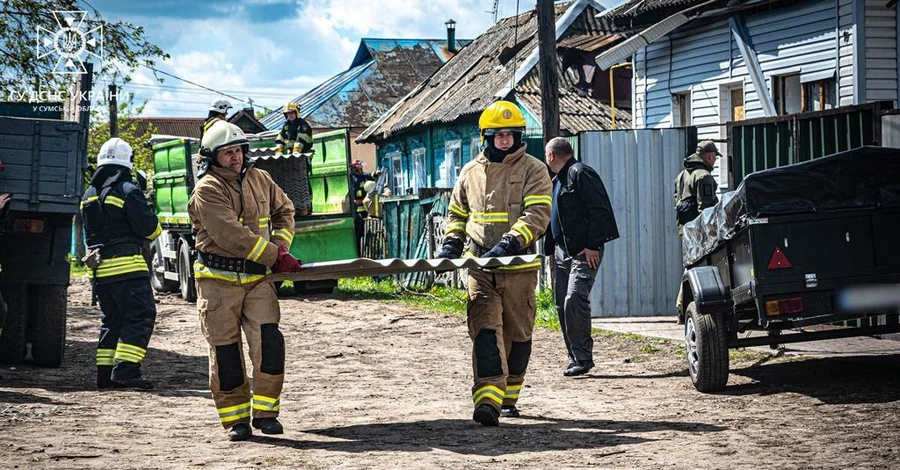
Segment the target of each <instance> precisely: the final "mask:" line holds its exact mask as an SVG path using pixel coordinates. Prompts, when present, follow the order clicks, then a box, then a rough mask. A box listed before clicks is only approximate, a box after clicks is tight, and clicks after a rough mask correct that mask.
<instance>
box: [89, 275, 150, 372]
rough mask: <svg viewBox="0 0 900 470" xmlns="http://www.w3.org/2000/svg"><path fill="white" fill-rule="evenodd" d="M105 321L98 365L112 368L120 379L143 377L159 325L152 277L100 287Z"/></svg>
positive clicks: (99, 293) (97, 288)
mask: <svg viewBox="0 0 900 470" xmlns="http://www.w3.org/2000/svg"><path fill="white" fill-rule="evenodd" d="M96 292H97V298H98V299H99V300H100V309H101V310H102V311H103V320H102V323H101V326H100V340H99V341H98V342H97V366H98V367H109V366H114V367H113V369H112V377H113V378H115V379H116V380H127V379H132V378H135V377H140V376H141V361H143V359H144V356H145V355H146V354H147V345H148V344H149V343H150V336H151V335H152V334H153V325H154V323H156V301H155V300H154V299H153V292H152V291H151V289H150V280H149V278H148V277H146V276H145V277H139V278H132V279H126V280H123V281H116V282H111V283H107V284H99V285H97V286H96Z"/></svg>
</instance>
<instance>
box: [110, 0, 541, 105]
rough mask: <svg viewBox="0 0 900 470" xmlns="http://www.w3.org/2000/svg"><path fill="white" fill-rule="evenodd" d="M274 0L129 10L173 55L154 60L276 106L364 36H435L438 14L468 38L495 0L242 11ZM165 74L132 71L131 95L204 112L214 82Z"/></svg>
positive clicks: (342, 61) (328, 0)
mask: <svg viewBox="0 0 900 470" xmlns="http://www.w3.org/2000/svg"><path fill="white" fill-rule="evenodd" d="M274 3H285V2H284V0H250V1H245V2H241V3H235V4H232V5H231V6H230V7H229V9H228V11H229V14H228V16H227V17H226V19H222V18H221V17H219V18H215V19H213V18H209V19H201V20H185V19H176V18H171V19H167V18H160V17H153V18H145V19H144V20H145V21H143V22H142V21H141V19H138V18H128V20H129V21H132V22H134V23H135V24H138V25H145V26H146V27H147V32H148V34H150V35H151V40H153V35H156V36H157V37H158V39H156V42H157V43H160V44H166V51H167V52H168V53H169V54H170V55H171V59H169V60H167V61H164V62H162V63H158V64H157V68H159V69H160V70H163V71H165V72H168V73H171V74H173V75H176V76H178V77H181V78H183V79H185V80H189V81H192V82H195V83H199V84H202V85H204V86H206V87H209V88H212V89H215V90H220V91H223V92H227V93H228V94H231V95H233V96H235V97H237V98H240V99H242V100H245V99H247V98H248V97H250V98H252V99H253V101H254V103H255V104H261V105H265V106H268V107H269V108H274V107H280V106H281V105H282V104H283V103H284V102H285V101H287V100H288V99H291V98H294V97H296V96H299V95H301V94H302V93H305V92H306V91H308V90H310V89H311V88H313V87H315V86H317V85H319V84H321V83H322V82H324V81H325V80H327V79H328V78H330V77H332V76H334V75H335V74H337V73H340V72H342V71H344V70H346V69H347V67H349V65H350V63H351V61H352V60H353V57H354V54H355V53H356V51H357V49H358V47H359V42H360V39H361V38H363V37H373V38H414V39H442V38H444V37H446V28H445V26H444V22H445V21H446V20H448V19H451V18H452V19H453V20H455V21H456V23H457V24H456V37H457V38H458V39H474V38H475V37H477V36H478V35H480V34H481V33H482V32H484V31H485V30H486V29H487V28H488V27H490V25H491V21H492V18H491V15H490V14H489V13H487V12H486V10H489V9H490V8H491V7H492V5H493V1H492V0H447V1H443V2H422V3H410V2H409V1H408V0H309V1H308V2H302V1H301V2H299V5H298V6H297V9H296V10H295V12H296V14H295V15H294V16H293V17H286V18H273V19H272V21H271V22H267V23H266V22H264V23H250V22H247V21H244V18H245V16H244V14H243V12H244V7H245V6H246V5H247V4H266V5H268V4H274ZM505 3H508V2H501V11H500V16H501V17H503V16H510V15H513V14H515V11H514V4H513V7H512V11H506V7H505V6H503V4H505ZM528 3H529V2H528V1H527V0H526V1H525V2H522V4H521V5H520V9H521V10H523V11H524V10H526V9H528V8H531V7H533V2H531V6H526V4H528ZM164 78H165V83H164V84H163V85H162V86H156V85H157V82H156V81H155V80H154V79H153V78H152V73H151V72H150V71H149V70H146V69H141V70H138V71H136V72H135V74H134V75H133V76H132V79H133V82H132V83H133V86H132V91H134V92H135V93H136V95H137V98H138V101H143V100H148V104H147V106H146V108H145V111H144V115H145V116H184V117H188V116H194V117H205V116H206V110H207V106H208V104H209V103H210V102H211V101H212V100H213V99H214V98H217V95H216V94H215V93H213V92H209V91H205V90H203V89H200V88H197V87H192V86H190V85H188V84H186V83H184V82H180V81H178V80H176V79H173V78H171V77H164ZM127 89H128V86H126V90H127ZM232 100H233V99H232ZM233 101H234V100H233ZM232 104H234V105H236V106H237V105H238V103H232Z"/></svg>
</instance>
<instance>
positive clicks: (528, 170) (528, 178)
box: [445, 145, 552, 270]
mask: <svg viewBox="0 0 900 470" xmlns="http://www.w3.org/2000/svg"><path fill="white" fill-rule="evenodd" d="M551 189H552V188H551V183H550V176H549V174H548V173H547V167H546V166H545V165H544V164H543V163H541V162H540V161H539V160H538V159H536V158H534V157H532V156H531V155H528V154H526V153H525V145H522V147H521V148H520V149H519V150H517V151H515V152H514V153H512V154H510V155H507V156H506V158H504V159H503V161H502V162H500V163H494V162H491V161H489V160H488V159H487V157H486V156H485V155H484V152H482V153H481V154H479V155H478V157H476V158H475V160H473V161H471V162H469V163H467V164H466V165H465V166H464V167H463V169H462V170H461V171H460V173H459V178H458V179H457V181H456V186H455V187H454V188H453V193H452V194H451V196H450V206H449V210H448V212H447V226H446V232H445V233H446V236H448V237H455V238H459V239H461V240H463V242H465V239H466V236H468V237H469V238H470V239H471V240H472V241H473V242H474V243H477V244H478V245H479V246H481V247H483V248H486V249H490V248H492V247H493V246H494V245H496V244H497V242H499V241H500V238H501V237H503V235H505V234H507V233H508V234H511V235H514V236H515V237H516V239H517V240H518V242H519V246H520V247H521V248H522V250H524V249H525V248H528V247H530V246H532V245H533V244H534V242H535V241H536V240H537V239H538V238H540V237H541V235H543V233H544V230H545V229H546V228H547V224H549V222H550V203H551V194H550V192H551ZM540 264H541V263H540V260H538V261H537V262H535V263H529V264H526V265H520V266H515V267H514V268H508V269H504V270H524V269H536V268H538V267H540Z"/></svg>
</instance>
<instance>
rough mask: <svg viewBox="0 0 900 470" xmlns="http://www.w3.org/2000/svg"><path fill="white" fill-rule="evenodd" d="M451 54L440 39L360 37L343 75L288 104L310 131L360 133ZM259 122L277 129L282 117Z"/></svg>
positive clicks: (276, 115) (270, 116) (461, 42)
mask: <svg viewBox="0 0 900 470" xmlns="http://www.w3.org/2000/svg"><path fill="white" fill-rule="evenodd" d="M468 42H469V41H468V40H458V41H457V45H458V46H457V47H458V48H461V47H463V46H465V45H466V44H468ZM452 55H453V54H452V53H450V52H447V47H446V41H445V40H438V39H371V38H364V39H362V40H361V41H360V45H359V49H358V50H357V53H356V56H355V57H354V59H353V63H352V64H351V66H350V68H349V69H348V70H346V71H344V72H341V73H339V74H337V75H335V76H334V77H332V78H330V79H328V80H327V81H325V82H324V83H322V84H321V85H319V86H317V87H315V88H313V89H312V90H310V91H308V92H307V93H305V94H303V95H301V96H299V97H297V98H295V99H294V100H292V101H293V102H295V103H297V105H298V106H299V107H300V114H301V115H302V116H303V117H304V118H305V119H306V120H307V121H309V123H310V125H311V126H312V127H313V128H317V129H318V128H339V127H359V128H365V127H367V126H369V125H370V124H371V123H372V122H374V121H375V119H377V118H378V116H380V115H381V114H382V113H384V112H385V111H387V110H388V109H390V107H391V106H393V105H394V103H396V102H397V101H399V100H400V98H401V97H403V96H404V95H406V94H407V93H409V91H410V90H412V89H413V88H415V87H416V85H418V84H419V83H420V82H421V81H422V80H424V79H426V78H428V77H429V76H431V74H432V73H434V71H435V70H437V69H438V68H439V67H440V66H441V65H442V64H443V63H444V62H446V61H447V60H448V59H449V58H450V57H452ZM261 122H262V123H263V125H265V126H266V128H268V129H279V128H281V126H282V125H283V124H284V116H283V115H282V114H281V110H280V109H279V110H276V111H275V112H272V113H269V114H268V115H266V116H265V117H263V118H262V119H261Z"/></svg>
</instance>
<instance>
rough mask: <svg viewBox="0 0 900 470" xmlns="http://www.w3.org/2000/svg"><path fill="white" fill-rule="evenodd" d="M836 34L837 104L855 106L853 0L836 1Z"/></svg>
mask: <svg viewBox="0 0 900 470" xmlns="http://www.w3.org/2000/svg"><path fill="white" fill-rule="evenodd" d="M838 32H839V37H840V51H839V52H838V62H839V64H838V104H839V105H840V106H850V105H852V104H856V102H855V101H854V99H853V90H854V87H855V82H854V80H853V49H854V47H853V42H854V41H853V34H854V32H855V31H854V28H853V0H838Z"/></svg>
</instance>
